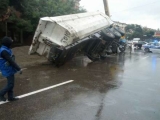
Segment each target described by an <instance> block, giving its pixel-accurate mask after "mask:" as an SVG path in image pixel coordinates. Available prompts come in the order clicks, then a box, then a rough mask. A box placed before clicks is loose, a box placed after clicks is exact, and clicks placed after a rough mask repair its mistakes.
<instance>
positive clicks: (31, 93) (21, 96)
mask: <svg viewBox="0 0 160 120" xmlns="http://www.w3.org/2000/svg"><path fill="white" fill-rule="evenodd" d="M73 81H74V80H69V81H66V82H63V83H59V84H56V85H53V86H50V87H47V88H43V89H40V90H36V91H33V92H30V93H27V94H24V95H20V96H17V97H16V98H19V99H21V98H24V97H27V96H30V95H34V94H37V93H40V92H43V91H46V90H49V89H53V88H56V87H59V86H62V85H65V84H68V83H71V82H73ZM8 102H9V101H5V102H0V105H2V104H5V103H8Z"/></svg>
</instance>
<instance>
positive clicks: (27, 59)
mask: <svg viewBox="0 0 160 120" xmlns="http://www.w3.org/2000/svg"><path fill="white" fill-rule="evenodd" d="M29 47H30V46H22V47H15V48H13V49H12V51H13V54H14V55H15V57H16V62H17V63H18V65H20V66H21V67H26V66H35V65H38V64H43V63H44V64H45V63H48V60H47V58H45V57H43V56H39V55H38V54H34V55H29V54H28V51H29Z"/></svg>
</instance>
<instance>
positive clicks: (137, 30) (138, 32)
mask: <svg viewBox="0 0 160 120" xmlns="http://www.w3.org/2000/svg"><path fill="white" fill-rule="evenodd" d="M125 30H126V33H127V34H126V36H127V38H128V39H133V38H144V36H146V37H145V38H151V37H152V36H153V35H154V32H155V31H154V30H151V29H147V28H142V27H141V26H140V25H134V24H131V25H127V26H126V28H125Z"/></svg>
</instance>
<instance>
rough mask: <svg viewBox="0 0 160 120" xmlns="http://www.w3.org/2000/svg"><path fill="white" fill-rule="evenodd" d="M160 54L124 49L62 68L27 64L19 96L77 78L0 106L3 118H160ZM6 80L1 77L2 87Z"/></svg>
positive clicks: (18, 86) (19, 78)
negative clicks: (116, 54)
mask: <svg viewBox="0 0 160 120" xmlns="http://www.w3.org/2000/svg"><path fill="white" fill-rule="evenodd" d="M159 68H160V55H159V54H143V53H141V52H137V53H133V54H131V55H130V54H121V55H119V56H113V55H112V56H108V57H107V59H106V60H103V61H98V62H91V61H90V60H89V59H88V58H86V57H77V58H74V59H73V60H72V61H70V62H68V63H67V64H65V65H64V66H62V67H60V68H55V67H54V66H51V65H40V66H32V67H29V68H28V69H27V70H26V71H25V72H24V74H23V75H22V76H19V75H17V81H16V87H15V93H16V96H19V95H22V94H25V93H29V92H32V91H36V90H38V89H42V88H45V87H48V86H51V85H55V84H58V83H61V82H64V81H67V80H74V82H73V83H70V84H66V85H64V86H60V87H57V88H55V89H51V90H48V91H44V92H42V93H38V94H35V95H32V96H28V97H26V98H23V99H20V100H19V101H16V102H12V103H7V104H3V105H0V117H1V119H2V120H9V119H11V120H160V114H159V113H160V95H159V91H160V79H159V78H160V74H159V73H160V69H159ZM4 83H5V80H4V79H1V80H0V87H2V86H3V85H4Z"/></svg>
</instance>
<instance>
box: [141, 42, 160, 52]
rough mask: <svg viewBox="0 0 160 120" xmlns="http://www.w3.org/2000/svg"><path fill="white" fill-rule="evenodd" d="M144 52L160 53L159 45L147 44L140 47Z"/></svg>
mask: <svg viewBox="0 0 160 120" xmlns="http://www.w3.org/2000/svg"><path fill="white" fill-rule="evenodd" d="M142 49H143V50H144V52H154V53H160V43H158V42H157V43H154V42H152V43H147V44H144V45H143V46H142Z"/></svg>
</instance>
